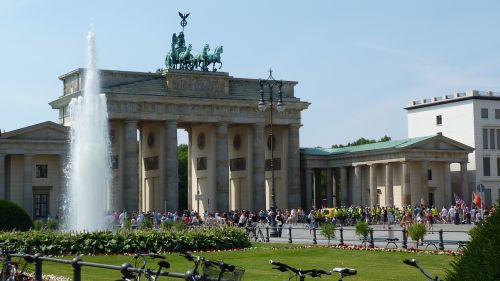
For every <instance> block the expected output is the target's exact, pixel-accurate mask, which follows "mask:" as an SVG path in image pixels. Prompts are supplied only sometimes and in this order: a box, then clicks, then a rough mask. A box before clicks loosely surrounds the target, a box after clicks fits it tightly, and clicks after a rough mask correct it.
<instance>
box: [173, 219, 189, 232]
mask: <svg viewBox="0 0 500 281" xmlns="http://www.w3.org/2000/svg"><path fill="white" fill-rule="evenodd" d="M173 226H174V229H175V230H177V231H181V230H184V229H186V225H185V224H184V223H183V222H182V221H180V220H179V221H176V222H175V223H174V225H173Z"/></svg>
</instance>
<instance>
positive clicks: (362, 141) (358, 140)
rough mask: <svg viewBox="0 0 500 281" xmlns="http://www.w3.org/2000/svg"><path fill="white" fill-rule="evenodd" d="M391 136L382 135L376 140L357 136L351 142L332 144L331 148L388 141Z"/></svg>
mask: <svg viewBox="0 0 500 281" xmlns="http://www.w3.org/2000/svg"><path fill="white" fill-rule="evenodd" d="M390 140H391V137H389V136H387V135H384V136H383V137H382V138H380V139H379V140H378V141H377V140H374V139H365V138H359V139H357V140H355V141H353V142H349V143H347V144H334V145H332V148H340V147H346V146H355V145H363V144H370V143H377V142H384V141H390Z"/></svg>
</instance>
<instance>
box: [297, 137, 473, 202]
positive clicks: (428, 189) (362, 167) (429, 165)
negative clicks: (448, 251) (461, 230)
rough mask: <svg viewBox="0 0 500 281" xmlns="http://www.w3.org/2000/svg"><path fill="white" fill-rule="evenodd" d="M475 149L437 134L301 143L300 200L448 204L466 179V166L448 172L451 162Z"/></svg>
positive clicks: (466, 155) (462, 159) (465, 182)
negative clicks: (334, 144)
mask: <svg viewBox="0 0 500 281" xmlns="http://www.w3.org/2000/svg"><path fill="white" fill-rule="evenodd" d="M473 150H474V149H473V148H471V147H469V146H467V145H464V144H462V143H459V142H457V141H454V140H452V139H450V138H447V137H445V136H443V135H441V134H438V135H434V136H424V137H417V138H409V139H404V140H393V141H387V142H380V143H374V144H366V145H359V146H348V147H343V148H303V149H301V152H300V153H301V178H302V179H303V181H302V188H301V190H302V191H303V193H302V195H303V196H302V198H303V203H302V205H303V206H304V207H305V208H306V209H309V208H311V207H316V208H319V207H321V206H325V205H326V206H329V207H332V206H339V205H343V206H348V205H362V206H375V205H380V206H396V207H401V206H406V205H409V204H411V205H415V204H425V205H434V206H437V207H439V208H441V207H442V206H445V205H446V206H449V205H450V204H453V193H457V194H460V195H461V196H463V195H462V192H461V190H462V188H461V187H462V185H466V184H467V171H466V169H464V170H462V171H460V175H459V177H452V173H451V172H450V164H452V163H467V161H468V154H469V153H472V152H473ZM461 166H462V167H466V165H461ZM325 176H326V181H325V182H324V183H322V180H321V179H322V177H323V178H324V177H325ZM454 179H455V180H454ZM323 198H326V200H324V199H323Z"/></svg>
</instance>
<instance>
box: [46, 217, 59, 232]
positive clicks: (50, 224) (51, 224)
mask: <svg viewBox="0 0 500 281" xmlns="http://www.w3.org/2000/svg"><path fill="white" fill-rule="evenodd" d="M46 226H47V230H57V229H58V228H59V221H58V220H56V219H51V218H48V219H47V224H46Z"/></svg>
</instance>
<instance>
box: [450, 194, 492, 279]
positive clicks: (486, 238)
mask: <svg viewBox="0 0 500 281" xmlns="http://www.w3.org/2000/svg"><path fill="white" fill-rule="evenodd" d="M498 204H500V199H499V200H498V201H497V206H498ZM497 208H498V207H497ZM469 234H470V241H469V243H468V244H467V246H466V247H465V250H464V252H463V255H462V256H459V257H458V258H457V259H456V260H454V261H452V263H451V268H452V269H451V271H447V274H446V280H450V281H455V280H466V281H467V280H481V281H487V280H500V266H498V261H499V260H500V212H499V211H498V209H497V210H495V211H494V212H493V213H492V214H491V215H490V216H489V217H488V218H487V219H486V220H485V222H484V224H482V225H477V226H475V227H474V228H473V229H471V230H470V232H469Z"/></svg>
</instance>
